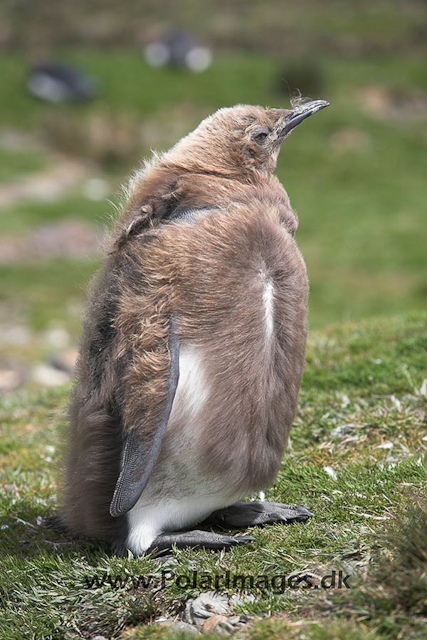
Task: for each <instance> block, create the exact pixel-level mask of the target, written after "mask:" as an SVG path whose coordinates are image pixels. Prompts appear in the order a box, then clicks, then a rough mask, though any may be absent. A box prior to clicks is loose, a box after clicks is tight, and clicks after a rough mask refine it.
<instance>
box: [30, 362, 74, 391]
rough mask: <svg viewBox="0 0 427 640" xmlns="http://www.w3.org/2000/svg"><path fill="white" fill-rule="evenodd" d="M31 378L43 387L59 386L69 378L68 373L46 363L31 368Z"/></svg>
mask: <svg viewBox="0 0 427 640" xmlns="http://www.w3.org/2000/svg"><path fill="white" fill-rule="evenodd" d="M33 380H34V381H35V382H37V383H38V384H41V385H43V386H44V387H59V386H61V385H62V384H65V383H66V382H68V381H69V380H70V375H69V374H68V373H66V372H65V371H60V370H59V369H56V368H55V367H51V366H49V365H47V364H40V365H38V366H37V367H35V368H34V369H33Z"/></svg>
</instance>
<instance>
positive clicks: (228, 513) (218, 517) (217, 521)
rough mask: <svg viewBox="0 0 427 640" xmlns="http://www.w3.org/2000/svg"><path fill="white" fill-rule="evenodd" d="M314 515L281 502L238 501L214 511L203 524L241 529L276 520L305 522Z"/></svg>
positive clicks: (287, 522) (271, 522)
mask: <svg viewBox="0 0 427 640" xmlns="http://www.w3.org/2000/svg"><path fill="white" fill-rule="evenodd" d="M312 516H314V514H313V513H311V511H308V509H304V507H293V506H291V505H289V504H280V502H236V503H235V504H232V505H231V506H229V507H225V509H218V511H214V512H213V513H212V514H211V515H210V516H209V517H208V518H207V519H206V520H205V521H204V522H203V524H204V525H217V526H221V527H230V528H235V529H239V528H246V527H254V526H257V525H264V524H274V523H276V522H283V523H285V524H290V523H291V522H305V521H306V520H308V518H311V517H312Z"/></svg>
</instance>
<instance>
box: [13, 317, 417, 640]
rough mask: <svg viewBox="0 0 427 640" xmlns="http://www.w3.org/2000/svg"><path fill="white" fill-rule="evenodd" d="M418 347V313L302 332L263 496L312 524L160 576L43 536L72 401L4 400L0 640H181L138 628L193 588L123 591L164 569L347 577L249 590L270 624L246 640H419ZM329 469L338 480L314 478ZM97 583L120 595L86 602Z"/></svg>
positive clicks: (248, 607) (148, 566) (253, 607)
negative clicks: (344, 585) (281, 448)
mask: <svg viewBox="0 0 427 640" xmlns="http://www.w3.org/2000/svg"><path fill="white" fill-rule="evenodd" d="M426 342H427V316H426V315H425V314H411V315H405V316H401V317H396V318H394V319H378V320H374V321H365V322H361V323H357V324H356V323H353V324H347V325H338V326H332V327H329V328H327V329H325V330H323V331H321V332H317V333H312V334H311V335H310V340H309V349H308V358H307V368H306V372H305V376H304V380H303V387H302V391H301V397H300V409H299V412H298V415H297V419H296V422H295V426H294V429H293V432H292V442H291V446H290V448H289V449H288V452H287V453H286V455H285V457H284V460H283V464H282V468H281V471H280V474H279V476H278V478H277V480H276V482H275V484H274V486H273V487H272V488H271V489H270V490H269V491H268V493H267V499H270V500H280V501H284V502H288V503H296V504H303V505H305V506H307V507H309V508H310V509H312V510H313V511H314V512H315V514H316V517H315V519H313V520H311V521H310V522H309V523H307V524H305V525H295V526H291V527H283V526H279V525H275V526H272V527H266V528H265V529H257V528H254V529H252V530H251V531H250V532H251V534H252V535H254V536H255V543H254V544H253V546H251V547H246V548H241V549H234V550H232V551H231V552H230V553H227V554H216V553H210V552H203V551H199V552H194V551H176V552H175V558H176V561H177V564H174V565H170V566H167V565H166V566H161V567H160V566H159V565H157V564H156V563H155V561H154V560H152V559H138V558H127V559H118V558H114V557H112V556H111V555H110V554H109V552H108V550H106V549H104V548H102V547H98V546H97V545H96V544H95V545H92V544H89V543H86V542H76V541H72V540H70V539H68V538H66V537H61V536H59V535H58V534H55V533H54V532H52V531H51V530H48V529H46V528H45V527H44V526H43V525H42V524H40V523H41V518H42V517H44V516H46V515H48V514H49V513H51V512H52V511H53V510H54V509H55V507H56V505H57V503H58V497H57V496H58V492H59V489H58V477H57V474H58V466H59V461H60V451H61V449H62V444H61V443H62V439H63V434H64V420H63V407H64V403H65V402H66V398H67V393H68V389H67V388H65V389H59V390H55V391H50V392H46V393H43V394H42V395H36V396H34V395H31V394H28V392H27V394H24V395H21V396H19V397H18V396H13V397H10V398H5V399H4V400H3V401H2V404H1V409H0V411H1V413H0V418H1V424H2V439H1V442H2V445H1V453H2V456H3V464H2V467H3V472H2V476H1V483H2V488H3V492H4V499H3V500H2V503H1V512H0V513H1V516H0V519H1V523H2V526H1V528H0V536H1V538H0V540H1V541H0V547H1V549H2V551H3V556H2V558H1V567H0V570H1V575H2V583H1V591H0V593H1V601H2V604H3V606H4V611H3V615H2V616H0V620H1V622H0V635H1V637H7V638H8V639H10V640H15V639H16V640H17V639H18V638H19V639H21V638H40V639H41V638H43V639H46V640H47V639H48V638H52V639H54V638H55V639H56V638H78V637H85V638H86V637H91V636H93V635H96V634H102V635H105V636H106V637H109V638H119V637H123V638H128V639H129V640H130V639H131V638H133V639H137V638H146V637H168V638H178V637H181V638H185V637H187V636H185V635H181V636H178V635H173V634H172V635H170V634H169V633H168V632H166V631H165V630H159V629H157V628H156V629H154V630H153V629H151V628H148V629H147V627H146V626H144V625H145V623H147V622H149V621H150V620H152V619H153V617H156V616H159V615H168V614H169V615H170V614H171V613H172V614H173V613H174V612H176V611H178V610H180V609H181V608H182V601H183V599H184V600H185V599H186V598H187V597H190V596H193V595H196V594H197V593H198V592H199V589H192V588H190V589H186V590H185V591H183V590H182V589H180V588H179V587H178V586H177V585H176V584H174V583H173V581H172V580H171V581H170V582H168V584H167V586H166V588H165V589H163V590H160V591H159V590H156V589H148V590H147V589H144V588H142V586H139V587H138V586H136V587H135V588H133V587H132V583H131V577H132V576H133V577H134V578H136V577H137V576H139V575H141V574H144V575H145V574H153V575H154V576H155V577H157V580H159V579H160V575H161V571H162V570H167V569H169V570H172V571H174V572H175V574H176V575H180V574H183V575H192V571H193V570H197V571H198V572H199V574H201V573H203V572H208V573H210V574H223V573H224V572H225V571H226V570H229V571H230V572H231V574H232V575H241V574H244V575H247V576H250V575H252V576H263V575H266V576H268V577H269V579H271V576H272V575H277V574H286V575H289V574H298V572H303V573H304V572H310V574H311V575H313V576H325V575H329V574H331V571H332V570H337V571H338V570H339V569H340V568H341V569H342V570H344V571H345V572H346V573H347V574H351V579H350V585H351V586H352V589H351V591H350V592H348V593H346V592H345V593H344V592H343V591H342V590H339V589H335V590H332V591H327V592H322V590H317V591H312V592H311V593H307V592H304V591H303V590H297V591H295V590H290V589H285V590H284V592H283V593H274V592H272V590H271V588H270V589H267V590H265V589H264V590H262V589H258V590H257V589H255V590H254V591H252V592H253V593H255V595H256V600H255V602H253V603H248V604H245V605H244V606H242V605H241V606H240V609H241V610H242V611H244V612H246V613H247V614H249V615H256V616H258V617H259V615H260V614H264V613H267V614H269V615H270V614H273V617H271V618H268V619H266V620H264V619H261V618H260V619H259V620H258V618H257V620H258V621H256V622H255V624H254V625H253V626H252V627H251V630H250V632H249V631H248V632H247V633H248V635H246V636H245V637H247V638H248V639H250V640H257V639H258V638H261V637H263V638H264V637H267V638H268V637H272V638H273V637H274V638H276V637H279V638H288V637H291V638H303V637H304V638H309V639H313V640H320V639H322V638H331V637H333V638H337V639H341V638H342V639H344V638H355V639H356V638H357V639H359V638H360V639H363V640H368V639H369V640H370V639H371V638H396V639H397V638H399V637H401V636H400V635H399V634H400V629H401V627H402V624H403V622H402V621H403V620H404V628H405V630H406V634H405V637H411V638H412V637H413V638H418V637H419V638H422V637H423V636H422V625H423V624H424V625H425V623H426V616H427V610H426V602H427V600H426V598H427V590H426V583H425V575H426V569H427V565H426V557H425V546H424V542H423V540H425V531H426V523H427V511H426V507H425V504H423V503H422V500H421V498H420V496H421V495H422V494H423V492H424V491H425V486H426V480H427V464H426V462H427V459H426V455H425V452H426V444H425V435H426V421H425V420H426V418H425V417H426V397H425V390H422V383H423V379H424V378H425V377H426V372H425V360H424V356H423V354H425V346H426ZM423 394H424V395H423ZM340 427H341V430H340V429H339V428H340ZM337 428H338V431H337ZM423 438H424V439H423ZM383 445H385V447H386V448H384V446H383ZM329 466H330V467H332V468H333V469H334V471H335V474H336V476H335V478H333V477H331V476H330V475H328V474H327V473H326V472H325V470H324V467H329ZM417 501H418V502H419V503H418V506H417V504H414V503H417ZM385 531H389V534H388V535H387V536H385V537H384V532H385ZM391 569H392V571H393V575H391V573H390V570H391ZM94 575H98V576H102V575H107V576H113V578H115V577H120V578H121V579H124V578H126V576H127V577H128V578H127V581H126V580H124V582H123V584H122V586H120V584H119V585H118V586H117V588H115V589H113V588H112V587H111V585H109V584H108V583H106V584H104V586H99V587H93V588H90V589H89V588H88V586H87V584H86V582H85V576H89V577H93V576H94ZM314 579H315V578H314ZM415 585H416V588H415ZM261 586H262V585H261ZM264 586H265V585H264ZM276 591H277V589H276ZM279 591H280V589H279ZM361 612H362V613H361ZM124 630H126V631H124ZM122 634H124V635H122ZM188 637H190V636H188Z"/></svg>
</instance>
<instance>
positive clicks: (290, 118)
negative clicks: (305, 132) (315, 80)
mask: <svg viewBox="0 0 427 640" xmlns="http://www.w3.org/2000/svg"><path fill="white" fill-rule="evenodd" d="M325 107H329V102H326V100H313V101H312V102H306V103H305V104H302V105H300V106H299V107H297V108H296V109H292V111H289V112H288V113H287V115H286V117H285V123H284V127H283V129H282V130H281V131H280V133H279V135H278V138H277V141H278V142H280V143H282V142H283V141H284V140H285V138H287V137H288V135H289V134H290V132H291V131H292V129H295V127H297V126H298V125H299V124H300V123H301V122H302V121H303V120H305V119H306V118H308V117H309V116H312V115H313V113H317V112H318V111H321V109H324V108H325Z"/></svg>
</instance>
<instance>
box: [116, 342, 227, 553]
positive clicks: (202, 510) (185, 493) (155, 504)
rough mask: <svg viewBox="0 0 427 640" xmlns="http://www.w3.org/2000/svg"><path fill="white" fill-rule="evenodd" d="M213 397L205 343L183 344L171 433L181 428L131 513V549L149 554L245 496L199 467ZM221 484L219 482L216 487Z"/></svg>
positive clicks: (171, 436)
mask: <svg viewBox="0 0 427 640" xmlns="http://www.w3.org/2000/svg"><path fill="white" fill-rule="evenodd" d="M208 396H209V386H208V382H207V380H206V376H205V371H204V366H203V354H202V352H201V349H200V347H197V346H194V345H189V344H187V345H185V344H184V345H182V346H181V349H180V355H179V381H178V387H177V391H176V395H175V399H174V402H173V405H172V411H171V415H170V418H169V422H168V426H167V436H166V437H169V438H173V433H174V432H175V431H179V434H178V437H177V440H179V441H178V442H176V446H175V442H174V443H173V447H171V451H172V453H171V455H170V456H168V457H167V458H166V459H163V462H162V463H161V464H159V465H156V466H155V468H154V470H153V473H152V475H151V477H150V480H149V482H148V484H147V486H146V488H145V490H144V491H143V493H142V494H141V496H140V498H139V500H138V502H137V503H136V505H135V506H134V507H133V509H131V510H130V511H129V513H128V515H127V517H128V525H129V534H128V538H127V544H126V546H127V548H128V549H130V550H131V551H132V553H134V554H135V555H139V554H142V553H144V551H146V550H147V549H148V547H149V546H150V545H151V543H152V542H153V540H154V539H155V538H156V537H157V536H158V535H159V534H160V533H162V532H165V531H177V530H179V529H181V528H183V527H187V526H191V525H193V524H195V523H197V522H200V521H201V520H203V519H204V518H206V517H207V516H208V515H209V514H211V513H212V512H213V511H215V510H216V509H220V508H222V507H225V506H228V505H229V504H232V503H233V502H235V501H236V500H237V499H238V498H239V497H240V496H230V495H229V494H227V491H226V490H224V487H221V486H220V483H219V482H218V483H216V482H215V481H213V482H212V483H210V482H208V481H207V479H206V477H205V476H204V475H203V469H199V468H198V465H197V453H198V435H199V434H200V432H201V429H202V428H203V425H201V424H200V423H199V417H200V415H201V411H202V409H203V407H204V404H205V402H206V400H207V398H208ZM215 485H217V486H215Z"/></svg>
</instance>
